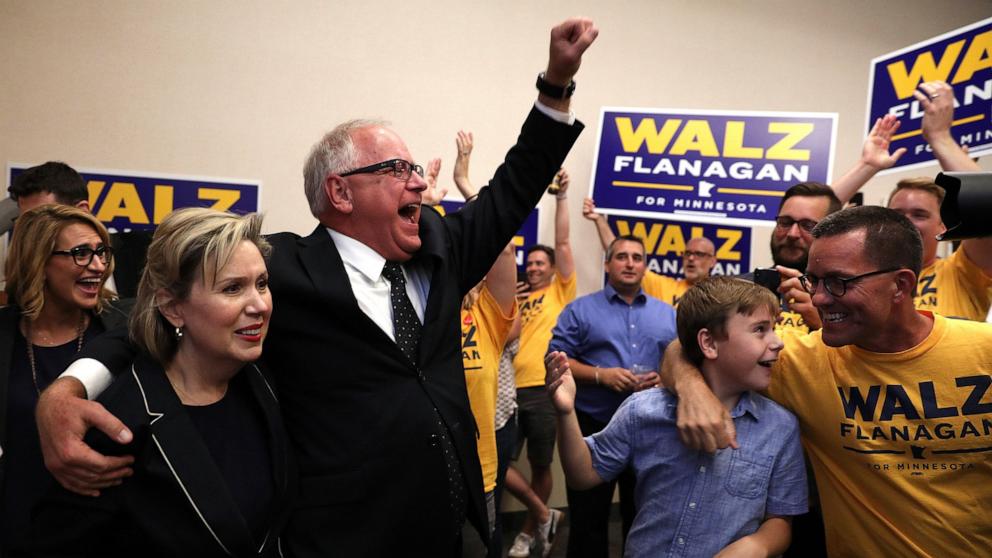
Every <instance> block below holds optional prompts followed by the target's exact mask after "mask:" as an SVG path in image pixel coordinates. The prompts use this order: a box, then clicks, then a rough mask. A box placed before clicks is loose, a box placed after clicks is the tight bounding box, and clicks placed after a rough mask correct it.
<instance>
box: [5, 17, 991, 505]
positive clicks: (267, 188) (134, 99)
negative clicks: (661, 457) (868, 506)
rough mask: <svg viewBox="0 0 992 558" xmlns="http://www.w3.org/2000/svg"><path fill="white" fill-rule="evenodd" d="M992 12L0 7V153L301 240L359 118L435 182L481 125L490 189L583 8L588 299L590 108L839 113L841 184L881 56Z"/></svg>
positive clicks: (557, 498) (583, 232)
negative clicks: (99, 177)
mask: <svg viewBox="0 0 992 558" xmlns="http://www.w3.org/2000/svg"><path fill="white" fill-rule="evenodd" d="M990 13H992V2H989V1H988V0H953V1H945V2H934V1H933V0H903V1H900V2H880V1H877V2H862V1H853V0H842V1H833V2H814V1H761V2H759V1H751V2H744V1H724V2H717V1H694V2H690V1H660V0H636V1H627V2H601V1H600V2H594V1H588V0H574V1H568V2H563V1H549V2H540V3H539V2H525V1H521V0H506V1H502V2H481V1H475V0H461V1H457V2H456V1H452V0H439V1H430V2H427V1H402V2H399V1H394V2H374V1H370V0H363V1H355V0H348V1H336V2H332V1H327V2H316V1H311V2H302V1H301V2H261V1H255V2H242V1H237V2H235V1H209V2H208V1H195V2H194V1H169V2H152V1H140V0H135V1H123V0H121V1H97V0H94V1H59V2H55V1H48V0H37V1H27V0H0V52H2V55H0V76H3V78H2V80H0V162H4V163H6V162H21V163H37V162H43V161H45V160H49V159H61V160H64V161H66V162H68V163H69V164H71V165H74V166H78V167H90V168H104V169H122V170H132V171H145V172H158V173H166V174H187V175H201V176H219V177H239V178H247V179H257V180H261V181H262V183H263V187H262V197H261V203H262V207H263V209H264V210H265V212H266V213H267V221H266V230H267V231H277V230H287V229H288V230H293V231H296V232H299V233H306V232H309V230H311V229H312V227H313V226H314V224H315V222H314V220H313V219H312V217H311V216H310V214H309V211H308V210H307V206H306V203H305V201H304V198H303V194H302V187H301V183H302V181H301V178H300V175H301V171H300V169H301V166H302V161H303V158H304V156H305V154H306V152H307V150H308V148H309V147H310V145H311V144H312V143H313V142H314V141H316V140H317V139H318V137H319V136H320V135H321V133H322V132H324V131H326V130H327V129H329V128H330V127H332V126H333V125H334V124H335V123H337V122H339V121H341V120H344V119H347V118H352V117H357V116H371V117H383V118H387V119H390V120H392V121H393V122H394V124H395V127H396V129H397V130H398V131H399V132H400V134H402V135H403V136H404V137H405V138H406V140H407V142H408V144H409V147H410V150H411V152H412V153H413V155H414V157H415V158H417V159H418V160H419V161H425V160H427V159H428V158H431V157H435V156H442V157H444V159H445V162H446V163H447V166H446V167H445V168H444V169H443V171H442V173H443V176H444V177H448V176H450V175H449V171H450V168H451V167H450V163H451V161H452V160H453V156H454V134H455V132H456V131H457V130H458V129H459V128H464V129H468V130H472V131H473V132H474V133H475V137H476V146H477V147H476V154H475V156H474V160H473V166H472V178H473V180H474V181H475V182H476V183H478V184H479V185H481V184H484V183H485V181H486V180H487V179H488V176H489V173H490V172H491V170H492V169H493V168H494V167H495V165H497V164H498V163H499V162H500V161H501V160H502V155H503V153H504V151H505V149H506V148H507V147H509V146H510V144H511V143H512V141H513V139H514V137H515V136H516V132H517V129H518V126H519V124H520V123H521V121H522V119H523V116H524V115H525V113H526V111H527V110H528V107H529V105H530V103H531V102H532V101H533V99H534V96H535V92H534V89H533V81H534V76H535V74H536V73H537V72H538V71H539V70H542V69H543V67H544V64H545V62H546V56H547V37H548V30H549V29H550V27H551V26H552V25H553V24H554V23H556V22H558V21H559V20H561V19H563V18H564V17H566V16H569V15H573V14H584V15H588V16H591V17H593V18H594V19H595V20H596V22H597V24H598V25H599V27H600V30H601V34H600V37H599V40H598V41H597V43H596V44H595V45H594V47H593V48H592V50H591V51H590V52H589V53H588V56H587V57H586V59H585V61H584V64H583V67H582V70H581V71H580V73H579V75H578V76H577V81H578V91H577V93H576V96H575V103H574V109H575V111H576V114H577V115H578V116H579V118H580V119H582V120H584V121H585V122H586V124H587V125H588V126H589V127H590V129H589V130H587V131H586V132H585V133H584V134H583V135H582V137H581V138H580V139H579V141H578V143H577V144H576V146H575V148H574V149H573V150H572V153H571V155H570V156H569V159H568V161H567V166H568V168H569V170H570V171H571V173H572V175H573V177H574V181H575V192H574V193H573V195H572V199H571V214H572V223H573V227H572V230H573V234H572V239H573V245H574V246H575V247H576V252H577V254H578V257H577V263H578V272H579V287H580V289H579V290H580V292H588V291H591V290H594V289H595V288H597V287H598V286H599V281H600V277H601V276H600V271H601V270H600V264H599V262H600V256H599V254H600V252H599V248H598V241H597V240H596V237H595V234H594V232H593V231H592V228H591V227H590V226H588V225H587V224H586V222H585V221H583V220H582V218H581V216H580V206H581V197H582V196H583V195H584V194H585V192H586V191H587V189H588V183H589V171H590V166H591V159H592V151H593V145H594V135H595V128H596V125H597V122H596V120H597V118H598V110H599V107H601V106H641V107H673V108H674V107H677V108H702V109H743V110H775V111H821V112H837V113H839V114H840V121H839V126H838V140H837V150H836V157H835V167H834V171H833V175H834V177H837V176H839V175H840V174H841V173H843V171H844V169H845V168H846V167H847V166H848V165H850V164H851V163H852V162H853V160H854V159H855V158H856V157H857V155H858V153H859V151H860V146H861V142H862V138H863V135H864V118H865V115H864V112H865V96H866V87H867V79H868V62H869V60H870V59H871V58H873V57H875V56H878V55H880V54H883V53H886V52H889V51H892V50H896V49H898V48H901V47H903V46H907V45H909V44H912V43H915V42H917V41H920V40H924V39H927V38H929V37H932V36H934V35H937V34H940V33H943V32H945V31H949V30H951V29H954V28H956V27H959V26H962V25H965V24H968V23H972V22H974V21H977V20H979V19H982V18H985V17H988V16H989V14H990ZM988 159H989V158H986V160H985V161H983V163H982V164H983V165H984V166H985V168H992V166H990V163H989V162H988ZM927 172H928V173H935V172H936V167H934V168H933V169H928V170H927ZM911 174H916V173H911ZM898 178H900V175H898V174H897V175H891V176H885V177H882V178H878V179H876V180H875V181H874V182H873V183H872V184H871V185H870V186H869V187H868V188H867V190H866V200H867V201H868V202H869V203H879V202H880V201H881V200H882V199H883V198H884V195H885V193H886V192H888V190H889V189H891V187H892V185H893V184H894V183H895V181H896V180H897V179H898ZM543 208H544V209H545V211H550V210H551V209H552V204H551V202H550V201H549V200H546V201H545V202H544V204H543ZM542 236H543V238H544V239H545V240H546V241H550V240H551V238H552V229H551V220H550V219H544V224H543V227H542ZM767 243H768V229H759V230H757V231H756V234H755V235H754V240H753V248H752V253H753V254H754V257H755V258H756V260H755V263H757V264H761V265H767V264H768V263H770V259H769V258H768V255H767V248H766V246H767ZM562 485H563V483H562V482H561V481H560V480H559V482H558V483H557V486H556V491H555V495H554V499H553V501H554V503H555V504H556V505H560V504H562V503H563V501H564V499H563V492H562V491H561V487H562Z"/></svg>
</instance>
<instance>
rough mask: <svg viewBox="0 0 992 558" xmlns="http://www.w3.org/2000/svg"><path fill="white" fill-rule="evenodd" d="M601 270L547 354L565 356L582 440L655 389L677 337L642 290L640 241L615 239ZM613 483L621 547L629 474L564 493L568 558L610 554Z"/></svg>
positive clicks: (670, 318) (629, 509)
mask: <svg viewBox="0 0 992 558" xmlns="http://www.w3.org/2000/svg"><path fill="white" fill-rule="evenodd" d="M604 268H605V271H606V274H607V280H606V287H605V288H603V289H602V290H601V291H598V292H595V293H592V294H589V295H586V296H583V297H579V298H578V299H576V300H575V301H573V302H572V303H571V304H569V305H568V306H566V307H565V310H564V311H562V313H561V315H560V316H559V317H558V323H557V325H555V328H554V331H553V333H552V339H551V343H550V345H549V346H548V352H553V351H561V352H564V353H565V354H567V355H568V361H569V365H570V367H571V370H572V374H573V376H574V377H575V380H576V383H577V384H578V390H577V394H576V399H575V414H576V417H577V419H578V424H579V428H580V430H581V432H582V435H583V436H591V435H593V434H595V433H597V432H599V431H600V430H602V429H603V428H605V427H606V425H607V424H608V423H609V422H610V419H611V418H613V414H614V413H615V412H616V410H617V408H618V407H619V406H620V404H621V403H623V401H624V400H625V399H627V397H628V396H629V395H630V394H631V393H634V392H636V391H641V390H644V389H648V388H652V387H655V386H657V385H658V374H657V367H658V363H659V362H660V361H661V355H662V353H663V352H664V350H665V346H667V345H668V343H669V342H670V341H671V340H672V339H674V338H675V335H676V333H675V310H674V309H673V308H672V306H671V305H669V304H667V303H665V302H662V301H660V300H658V299H656V298H654V297H651V296H647V295H646V294H645V292H644V290H642V288H641V282H642V280H643V278H644V272H645V270H646V260H645V254H644V242H643V241H642V240H641V239H640V238H638V237H636V236H631V235H626V236H619V237H617V238H615V239H614V240H613V242H611V243H610V245H609V247H608V248H607V251H606V262H605V263H604ZM617 481H619V485H620V516H621V519H622V523H623V525H622V530H621V536H622V537H623V539H624V540H626V537H627V532H628V531H629V530H630V526H631V524H632V523H633V520H634V515H635V512H634V482H635V481H634V474H633V472H632V471H631V470H627V471H625V472H624V473H622V474H621V475H620V476H619V478H618V479H616V480H615V481H613V482H606V483H603V484H601V485H599V486H596V487H595V488H591V489H589V490H575V489H573V488H571V487H569V488H568V489H567V496H568V509H569V513H570V520H569V535H568V556H569V557H570V558H578V557H590V558H592V557H601V558H605V557H606V556H608V555H609V537H608V531H609V517H610V506H611V504H612V501H613V492H614V489H615V488H616V485H617Z"/></svg>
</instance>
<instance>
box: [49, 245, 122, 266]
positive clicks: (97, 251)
mask: <svg viewBox="0 0 992 558" xmlns="http://www.w3.org/2000/svg"><path fill="white" fill-rule="evenodd" d="M52 255H53V256H72V261H73V262H75V263H76V265H78V266H79V267H86V266H88V265H90V263H91V262H92V261H93V256H97V257H99V258H100V261H101V262H103V265H107V263H108V262H109V261H110V259H111V258H113V257H114V251H113V250H112V249H111V248H110V246H104V245H103V244H101V245H99V246H97V247H96V248H90V247H89V246H76V247H75V248H70V249H68V250H53V251H52Z"/></svg>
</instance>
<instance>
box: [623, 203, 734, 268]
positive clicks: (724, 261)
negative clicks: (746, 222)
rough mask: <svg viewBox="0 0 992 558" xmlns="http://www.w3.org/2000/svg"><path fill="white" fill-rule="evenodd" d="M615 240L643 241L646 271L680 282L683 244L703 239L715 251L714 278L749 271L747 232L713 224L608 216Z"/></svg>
mask: <svg viewBox="0 0 992 558" xmlns="http://www.w3.org/2000/svg"><path fill="white" fill-rule="evenodd" d="M606 221H607V222H608V223H609V224H610V229H612V230H613V232H614V233H615V234H616V235H617V236H622V235H628V234H632V235H634V236H636V237H638V238H640V239H642V240H643V241H644V252H645V254H646V255H647V260H648V269H650V270H651V271H654V272H655V273H660V274H662V275H670V276H672V277H676V278H681V277H683V274H682V252H684V251H685V245H686V243H687V242H688V241H689V240H690V239H692V238H697V237H705V238H708V239H710V241H712V242H713V246H714V247H715V248H716V259H717V262H716V265H715V266H714V267H713V271H712V273H713V274H714V275H740V274H742V273H747V272H748V271H751V268H750V264H751V229H750V228H748V227H734V226H727V225H717V224H699V223H680V222H677V221H669V220H663V219H652V218H645V217H629V216H624V215H608V216H607V217H606Z"/></svg>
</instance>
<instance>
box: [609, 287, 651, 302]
mask: <svg viewBox="0 0 992 558" xmlns="http://www.w3.org/2000/svg"><path fill="white" fill-rule="evenodd" d="M603 294H604V295H606V300H613V299H614V298H615V299H616V300H618V301H620V302H622V303H624V304H627V301H626V300H624V299H623V297H622V296H620V293H618V292H617V290H616V289H614V288H613V285H610V284H609V283H607V284H606V286H605V287H603ZM644 302H647V296H646V295H645V294H644V290H643V289H638V291H637V295H636V296H634V302H633V304H643V303H644ZM633 304H632V305H633Z"/></svg>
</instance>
